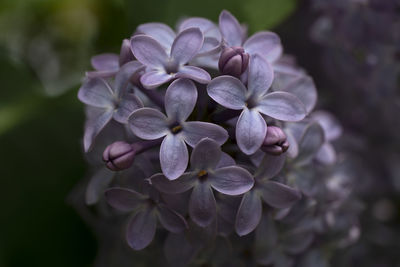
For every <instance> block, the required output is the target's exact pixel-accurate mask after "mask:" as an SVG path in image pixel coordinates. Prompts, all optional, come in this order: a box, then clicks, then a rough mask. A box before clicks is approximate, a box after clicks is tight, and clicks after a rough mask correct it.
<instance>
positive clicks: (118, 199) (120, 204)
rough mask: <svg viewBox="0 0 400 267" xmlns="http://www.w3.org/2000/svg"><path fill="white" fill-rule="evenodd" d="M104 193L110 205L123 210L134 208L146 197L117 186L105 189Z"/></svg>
mask: <svg viewBox="0 0 400 267" xmlns="http://www.w3.org/2000/svg"><path fill="white" fill-rule="evenodd" d="M104 195H105V197H106V200H107V202H108V204H110V206H111V207H113V208H114V209H117V210H120V211H124V212H128V211H133V210H135V209H136V208H137V207H138V206H139V205H140V204H143V203H144V202H145V200H146V199H147V198H146V197H145V196H144V195H142V194H140V193H138V192H136V191H133V190H131V189H127V188H118V187H113V188H110V189H108V190H106V191H105V193H104Z"/></svg>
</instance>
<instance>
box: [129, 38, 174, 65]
mask: <svg viewBox="0 0 400 267" xmlns="http://www.w3.org/2000/svg"><path fill="white" fill-rule="evenodd" d="M131 48H132V53H133V55H134V56H135V57H136V58H137V59H138V60H139V61H140V62H141V63H142V64H144V65H146V66H148V67H153V68H156V69H163V68H164V65H165V62H166V61H167V59H168V55H167V53H166V52H165V49H164V48H163V47H162V46H161V45H160V43H159V42H157V41H156V40H155V39H154V38H152V37H150V36H147V35H136V36H133V37H132V39H131Z"/></svg>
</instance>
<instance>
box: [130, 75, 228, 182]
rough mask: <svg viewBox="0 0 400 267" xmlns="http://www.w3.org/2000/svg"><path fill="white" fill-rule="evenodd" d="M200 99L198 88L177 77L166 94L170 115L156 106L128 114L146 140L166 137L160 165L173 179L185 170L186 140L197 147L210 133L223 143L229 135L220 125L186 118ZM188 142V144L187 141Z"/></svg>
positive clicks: (133, 128) (135, 130)
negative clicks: (155, 107)
mask: <svg viewBox="0 0 400 267" xmlns="http://www.w3.org/2000/svg"><path fill="white" fill-rule="evenodd" d="M196 101H197V89H196V86H195V85H194V83H193V82H192V81H191V80H188V79H177V80H175V81H174V82H172V83H171V85H170V86H169V87H168V89H167V92H166V94H165V111H166V114H167V116H165V115H164V114H163V113H161V112H160V111H158V110H156V109H152V108H141V109H138V110H136V111H135V112H133V113H132V115H131V116H130V118H129V124H130V127H131V129H132V131H133V133H134V134H135V135H137V136H138V137H140V138H142V139H146V140H155V139H158V138H161V137H164V136H165V138H164V140H163V142H162V143H161V148H160V164H161V169H162V171H163V173H164V175H165V176H166V177H168V178H169V179H171V180H173V179H176V178H178V177H179V176H181V175H182V173H183V172H184V171H185V170H186V167H187V164H188V161H189V155H188V150H187V147H186V144H188V145H190V146H191V147H194V146H195V145H196V144H197V143H198V142H199V141H200V140H201V139H202V138H205V137H210V138H212V139H214V140H215V141H216V142H217V143H218V144H220V145H222V144H223V143H225V141H226V140H227V139H228V133H227V131H226V130H225V129H224V128H222V127H221V126H218V125H215V124H212V123H208V122H200V121H188V122H186V119H187V118H188V117H189V115H190V114H191V113H192V111H193V109H194V106H195V105H196ZM185 143H186V144H185Z"/></svg>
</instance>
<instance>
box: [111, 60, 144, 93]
mask: <svg viewBox="0 0 400 267" xmlns="http://www.w3.org/2000/svg"><path fill="white" fill-rule="evenodd" d="M144 68H145V67H144V66H143V65H142V64H141V63H140V62H139V61H131V62H128V63H126V64H125V65H124V66H122V67H121V69H120V70H119V71H118V72H117V74H116V75H115V81H114V86H113V89H114V93H115V95H116V96H118V97H120V96H122V95H123V94H124V93H126V91H127V88H128V85H129V84H130V80H131V77H132V75H134V74H135V73H137V72H139V71H141V70H143V69H144Z"/></svg>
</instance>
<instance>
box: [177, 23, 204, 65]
mask: <svg viewBox="0 0 400 267" xmlns="http://www.w3.org/2000/svg"><path fill="white" fill-rule="evenodd" d="M203 41H204V39H203V33H202V32H201V31H200V29H199V28H188V29H186V30H183V31H182V32H180V33H179V34H178V36H176V38H175V40H174V42H173V44H172V48H171V59H172V60H173V61H174V62H175V63H176V64H178V65H184V64H186V63H187V62H189V60H191V59H192V58H193V57H194V56H196V54H197V52H198V51H199V50H200V48H201V47H202V46H203Z"/></svg>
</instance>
